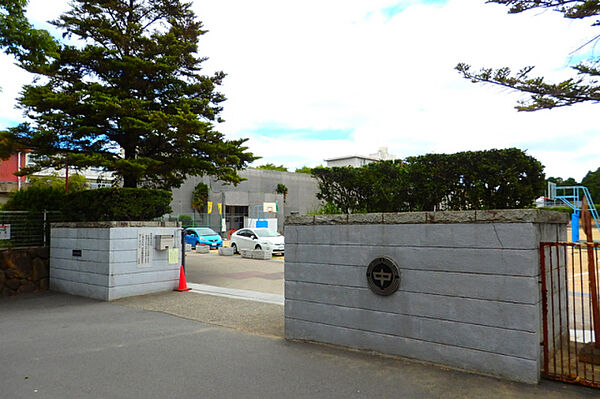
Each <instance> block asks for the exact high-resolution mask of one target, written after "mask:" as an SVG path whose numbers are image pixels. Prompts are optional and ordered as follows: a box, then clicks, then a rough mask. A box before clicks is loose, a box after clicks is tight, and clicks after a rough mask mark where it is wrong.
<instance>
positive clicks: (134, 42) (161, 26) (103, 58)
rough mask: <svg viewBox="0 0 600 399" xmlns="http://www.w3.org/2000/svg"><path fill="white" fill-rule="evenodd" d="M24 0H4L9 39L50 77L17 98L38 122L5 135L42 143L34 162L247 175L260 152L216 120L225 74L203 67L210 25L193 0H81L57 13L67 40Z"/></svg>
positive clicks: (157, 175)
mask: <svg viewBox="0 0 600 399" xmlns="http://www.w3.org/2000/svg"><path fill="white" fill-rule="evenodd" d="M25 2H26V1H25V0H3V2H2V4H1V5H0V9H2V8H3V9H4V11H5V12H4V13H2V17H3V18H4V19H5V20H8V21H9V22H11V23H12V25H11V27H9V28H10V29H4V30H0V34H2V37H0V46H2V48H3V49H4V50H5V52H7V53H11V54H13V55H15V56H16V58H17V61H18V62H19V65H20V66H21V67H23V68H24V69H26V70H28V71H29V72H32V73H35V74H37V75H38V76H39V77H41V78H42V79H40V80H38V81H37V83H33V84H31V85H26V86H25V87H24V89H23V92H22V95H21V97H20V98H19V99H18V101H19V104H20V106H21V107H22V108H23V110H24V112H25V113H26V115H27V116H28V117H29V118H30V122H29V123H23V124H21V125H19V126H17V127H14V128H11V129H9V131H8V132H5V133H4V135H3V137H0V143H4V144H5V146H8V147H10V146H11V145H12V146H14V145H15V143H17V144H18V145H20V146H22V147H26V148H30V149H32V150H34V151H35V153H36V154H38V155H39V158H38V159H37V166H36V167H35V168H41V167H49V166H55V167H56V166H61V165H65V164H68V165H72V166H76V167H88V166H101V167H104V168H106V169H107V170H110V171H114V172H115V174H116V175H117V176H120V177H121V178H122V179H123V184H124V186H126V187H136V186H138V185H145V186H154V187H162V188H170V187H178V186H179V185H180V184H181V183H182V182H183V181H184V179H185V178H186V176H187V175H203V174H210V175H213V176H216V177H218V178H220V179H221V180H224V181H229V182H233V183H237V182H239V181H241V180H242V179H241V178H240V177H239V176H238V175H237V170H239V169H240V168H243V167H245V166H247V164H248V163H249V162H252V161H253V160H254V159H255V157H254V156H253V155H252V154H251V153H249V152H247V151H246V150H247V148H246V147H245V146H244V142H245V141H246V140H245V139H240V140H225V139H224V136H223V135H222V134H221V133H219V132H217V131H215V130H214V125H213V123H214V122H220V121H222V120H221V118H220V117H219V113H220V112H221V110H222V108H221V103H222V102H223V101H224V100H225V97H224V96H223V95H222V94H221V93H219V92H218V91H216V86H218V85H220V84H221V81H222V79H223V78H224V76H225V75H224V73H222V72H218V73H215V74H214V75H212V76H205V75H202V74H201V73H200V71H201V64H202V62H203V61H205V60H206V58H204V57H201V56H200V55H198V39H199V37H200V36H201V35H203V34H204V33H205V32H206V31H205V30H203V29H202V23H201V22H200V21H198V20H197V18H196V15H195V14H194V12H193V11H192V10H191V7H190V4H189V3H185V2H182V1H179V0H73V1H72V3H71V10H70V11H68V12H67V13H65V14H63V15H62V16H61V17H60V18H59V19H58V20H56V21H52V22H51V23H52V24H53V25H54V26H55V27H57V28H58V29H60V30H62V31H63V32H64V38H65V39H66V40H63V41H58V40H55V41H50V43H49V42H48V38H49V37H50V36H49V35H47V33H43V31H39V30H34V29H32V27H31V26H30V25H29V24H28V22H27V21H26V19H24V18H25V17H24V14H23V13H22V9H23V6H24V5H25ZM9 7H12V8H9ZM6 10H8V12H6ZM19 12H20V14H19ZM15 16H16V17H19V16H20V17H19V18H15ZM0 22H2V21H0ZM32 34H34V35H37V36H34V37H33V39H35V40H33V39H32V38H31V37H32V36H31V35H32ZM36 37H37V39H36ZM35 168H29V169H26V170H25V173H30V172H33V171H34V170H35Z"/></svg>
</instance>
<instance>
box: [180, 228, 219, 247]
mask: <svg viewBox="0 0 600 399" xmlns="http://www.w3.org/2000/svg"><path fill="white" fill-rule="evenodd" d="M184 234H185V243H186V244H190V245H191V246H192V247H195V246H197V245H209V246H210V247H211V248H218V247H222V246H223V239H222V238H221V236H220V235H219V234H217V232H215V231H214V230H213V229H211V228H208V227H188V228H187V229H185V230H184Z"/></svg>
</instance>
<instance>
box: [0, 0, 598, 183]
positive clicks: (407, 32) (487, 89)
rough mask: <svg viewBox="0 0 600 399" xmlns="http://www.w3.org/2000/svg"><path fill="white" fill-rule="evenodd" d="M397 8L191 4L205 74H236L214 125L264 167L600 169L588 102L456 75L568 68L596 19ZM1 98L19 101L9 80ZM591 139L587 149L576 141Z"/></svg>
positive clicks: (567, 172)
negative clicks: (516, 164) (523, 163)
mask: <svg viewBox="0 0 600 399" xmlns="http://www.w3.org/2000/svg"><path fill="white" fill-rule="evenodd" d="M35 3H36V4H38V6H36V7H39V9H37V8H36V9H37V10H38V13H37V14H36V15H37V18H41V17H42V16H44V15H50V14H51V12H52V10H51V9H45V8H42V7H48V6H47V4H48V2H44V1H43V0H36V1H35ZM54 3H55V2H53V9H57V8H59V7H56V6H54ZM397 3H398V1H394V0H371V1H369V2H365V1H363V0H328V1H317V0H304V1H302V2H289V1H285V2H284V1H280V0H255V1H252V2H248V1H241V0H238V1H222V2H214V1H208V0H195V1H194V9H195V10H196V12H197V14H198V15H199V17H200V18H201V19H202V20H203V21H204V23H205V27H206V28H207V29H208V30H209V33H207V34H206V35H205V36H204V37H202V38H201V40H200V46H199V47H200V52H201V54H202V55H206V56H208V57H210V60H209V61H207V63H206V65H205V67H206V72H207V73H208V72H210V71H214V70H221V69H222V70H224V71H225V72H226V73H228V77H227V78H226V80H225V85H224V86H223V88H222V91H223V92H224V93H225V94H226V96H227V97H228V101H227V102H226V103H225V104H224V107H225V111H224V113H223V117H224V118H225V119H226V123H224V124H222V125H220V126H219V127H218V128H219V129H220V130H221V131H223V132H224V133H225V134H226V135H227V136H228V137H232V138H233V137H250V141H249V144H250V147H251V150H252V151H254V152H255V153H257V154H258V155H261V156H263V159H262V160H261V161H259V162H258V163H262V162H274V163H277V164H281V163H284V164H286V165H287V166H289V167H290V168H294V167H298V166H302V165H305V164H306V165H317V164H320V163H322V160H323V159H324V158H329V157H333V156H339V155H346V154H364V155H367V154H369V153H372V152H375V151H376V149H377V148H378V147H381V146H388V147H389V150H390V152H391V153H393V154H396V155H398V156H402V157H405V156H409V155H418V154H423V153H427V152H455V151H463V150H475V149H486V148H502V147H512V146H516V147H519V148H523V149H528V153H529V154H531V155H533V156H535V157H537V158H538V159H539V160H540V161H542V163H544V164H545V165H546V166H547V169H546V171H547V173H548V174H550V175H560V176H563V177H568V176H573V177H575V178H577V179H581V178H582V177H583V175H585V173H586V172H587V171H588V170H590V169H596V168H597V167H598V166H600V157H596V156H595V154H594V151H593V149H592V148H593V147H592V144H593V143H596V144H598V136H600V135H598V130H597V128H596V127H595V125H596V123H595V120H594V116H595V115H594V106H593V105H579V106H575V107H571V108H566V109H557V110H552V111H541V112H536V113H518V112H516V111H515V110H514V109H513V107H514V105H515V101H516V100H517V99H519V98H525V97H524V96H523V95H521V94H516V93H513V92H511V91H508V90H506V89H502V88H499V87H494V86H484V85H475V84H472V83H470V82H468V81H466V80H464V79H462V78H461V77H460V75H459V74H458V72H456V71H455V70H454V69H453V68H454V66H455V65H456V64H457V63H458V62H460V61H464V62H468V63H470V64H472V65H473V66H474V67H476V68H478V67H481V66H504V65H506V66H510V67H512V68H519V67H522V66H526V65H537V68H536V71H537V72H538V73H539V74H540V75H545V76H550V77H554V78H560V77H565V76H568V74H569V73H570V72H569V71H567V70H565V68H564V66H565V65H566V63H567V62H568V58H569V53H570V52H571V51H573V50H574V49H576V48H577V47H578V46H579V45H580V44H581V43H582V42H584V41H585V40H586V39H589V38H590V37H592V36H593V35H594V34H595V31H594V30H593V28H590V27H589V21H571V20H566V19H564V18H562V16H561V15H560V14H558V13H554V12H550V11H548V12H543V13H540V12H537V11H536V12H530V13H525V14H519V15H507V13H506V12H507V8H506V7H503V6H499V5H490V4H485V3H484V2H483V1H482V0H449V1H448V2H447V4H446V5H443V6H441V5H419V4H418V3H419V2H418V1H417V0H411V1H405V2H403V3H404V5H406V6H407V7H406V8H405V10H404V11H402V12H400V13H398V14H397V15H395V16H393V17H391V18H390V17H389V16H386V15H384V14H383V13H382V12H381V10H383V9H385V8H389V7H393V6H394V5H396V4H397ZM32 4H33V3H32ZM54 17H55V15H52V16H50V17H49V18H54ZM3 62H4V58H0V67H2V66H3V64H2V63H3ZM10 73H11V76H12V74H13V73H15V72H14V71H12V70H11V72H10ZM21 78H22V77H19V79H21ZM15 80H18V79H15ZM2 85H3V86H5V83H4V82H3V83H2ZM11 93H12V91H11ZM3 94H4V95H6V97H8V96H9V95H11V94H9V92H7V90H6V87H5V92H4V93H3ZM4 95H3V99H2V102H0V107H2V108H1V109H2V111H1V113H0V116H1V117H4V116H5V115H6V113H5V110H4V108H5V106H6V105H7V102H6V101H5V99H4V97H5V96H4ZM265 125H270V126H273V125H276V126H282V127H288V128H289V129H293V130H302V129H305V130H307V131H326V130H340V129H341V130H346V129H352V130H353V134H352V136H351V138H350V139H349V140H345V141H339V140H336V141H330V140H301V139H299V138H298V137H297V136H295V137H291V136H281V137H276V138H268V139H266V138H260V137H259V136H258V134H259V133H258V134H256V133H253V132H254V131H256V130H257V129H259V131H260V127H261V126H265ZM0 127H1V126H0ZM582 140H586V142H589V143H590V145H589V146H588V145H585V146H581V145H575V144H577V143H578V142H581V141H582ZM596 148H598V147H596Z"/></svg>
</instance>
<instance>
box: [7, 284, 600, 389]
mask: <svg viewBox="0 0 600 399" xmlns="http://www.w3.org/2000/svg"><path fill="white" fill-rule="evenodd" d="M201 296H202V295H199V294H192V293H182V294H179V293H177V296H175V297H172V298H176V299H175V300H177V299H178V300H181V301H184V300H185V298H188V297H192V298H194V297H201ZM150 297H154V296H150ZM140 298H141V299H139V300H140V301H144V298H145V297H140ZM146 298H147V297H146ZM124 305H126V304H125V303H121V302H117V303H106V302H99V301H94V300H90V299H86V298H81V297H75V296H69V295H63V294H56V293H51V292H46V293H43V294H34V295H27V296H24V297H21V298H7V299H0V365H1V367H0V396H1V397H2V398H9V399H18V398H53V399H55V398H61V399H63V398H65V399H68V398H78V399H79V398H176V397H191V398H228V399H230V398H277V399H280V398H282V397H285V398H287V399H296V398H327V399H336V398H340V399H341V398H343V399H347V398H354V397H356V398H359V397H363V398H543V399H558V398H561V399H565V398H567V399H568V398H590V397H594V396H597V395H598V391H597V390H591V389H589V388H583V387H578V386H573V385H564V384H559V383H554V382H549V381H544V382H543V383H542V384H541V385H539V386H530V385H522V384H518V383H512V382H506V381H501V380H498V379H495V378H489V377H483V376H478V375H473V374H467V373H462V372H457V371H452V370H448V369H444V368H439V367H434V366H429V365H423V364H420V363H415V362H409V361H404V360H396V359H392V358H387V357H382V356H375V355H371V354H367V353H362V352H354V351H347V350H343V349H337V348H331V347H327V346H322V345H313V344H305V343H297V342H287V341H285V340H283V339H281V338H277V337H266V336H263V335H259V334H249V333H247V332H243V331H236V330H234V329H230V328H223V327H219V326H216V325H213V324H210V323H205V322H199V321H195V320H189V319H185V318H181V317H175V316H173V315H170V314H166V313H163V312H153V311H147V310H142V309H137V308H132V307H130V306H124Z"/></svg>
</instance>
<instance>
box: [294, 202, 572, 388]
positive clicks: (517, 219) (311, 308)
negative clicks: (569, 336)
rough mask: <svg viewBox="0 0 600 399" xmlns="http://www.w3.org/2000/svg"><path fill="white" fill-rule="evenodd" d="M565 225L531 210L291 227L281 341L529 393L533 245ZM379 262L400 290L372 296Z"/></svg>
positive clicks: (534, 312)
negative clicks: (522, 385)
mask: <svg viewBox="0 0 600 399" xmlns="http://www.w3.org/2000/svg"><path fill="white" fill-rule="evenodd" d="M567 219H568V216H567V215H561V214H558V213H554V212H543V211H535V210H515V211H473V212H435V213H433V212H432V213H427V212H423V213H409V214H368V215H333V216H314V217H308V216H304V217H290V218H288V219H287V221H286V225H287V227H286V264H285V324H286V327H285V328H286V338H288V339H300V340H310V341H319V342H327V343H331V344H336V345H342V346H348V347H353V348H359V349H365V350H374V351H378V352H381V353H385V354H391V355H399V356H404V357H408V358H414V359H419V360H423V361H428V362H433V363H438V364H443V365H447V366H451V367H456V368H460V369H465V370H471V371H475V372H479V373H484V374H491V375H496V376H501V377H505V378H509V379H513V380H519V381H524V382H529V383H536V382H538V380H539V376H540V366H541V356H542V355H541V352H542V351H541V346H540V344H541V342H542V332H541V331H542V327H541V326H542V324H541V323H542V318H541V295H540V288H539V274H540V272H539V270H540V268H539V242H540V241H559V240H564V239H565V238H566V223H567V222H568V220H567ZM381 256H387V257H389V258H391V259H393V260H394V261H395V262H396V263H397V264H398V266H399V268H400V279H401V280H400V288H399V290H398V291H397V292H396V293H394V294H392V295H390V296H388V297H383V296H378V295H375V294H374V293H372V292H371V291H370V290H369V288H368V285H367V280H366V276H365V275H366V268H367V266H368V264H369V263H370V262H371V261H372V260H373V259H375V258H377V257H381Z"/></svg>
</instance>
